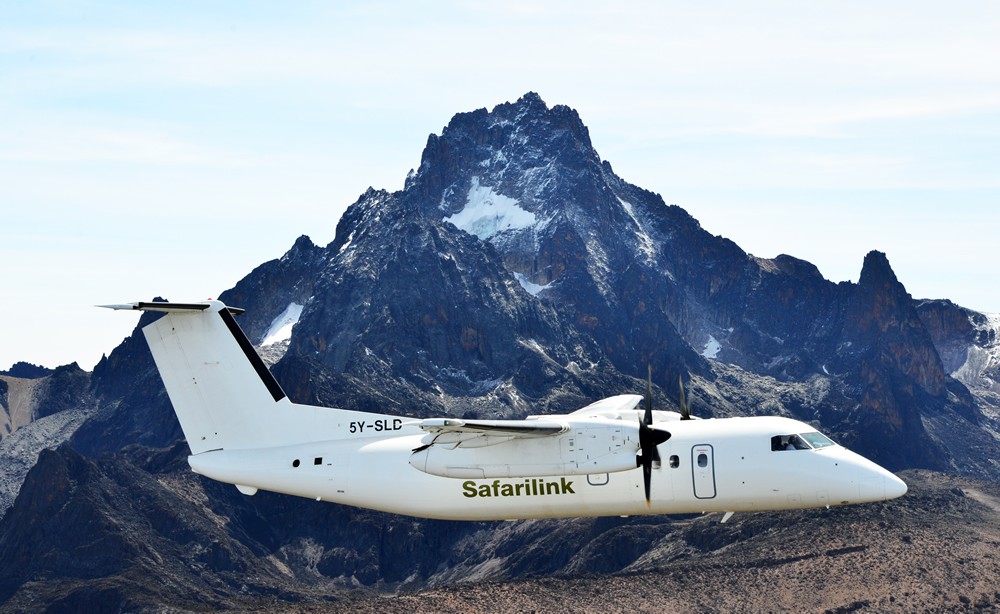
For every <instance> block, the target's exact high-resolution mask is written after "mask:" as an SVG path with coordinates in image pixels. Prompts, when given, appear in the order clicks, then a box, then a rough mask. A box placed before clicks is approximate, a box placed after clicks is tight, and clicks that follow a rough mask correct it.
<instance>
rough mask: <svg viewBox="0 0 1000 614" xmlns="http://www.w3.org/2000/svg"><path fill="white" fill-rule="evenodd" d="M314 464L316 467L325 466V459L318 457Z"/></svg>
mask: <svg viewBox="0 0 1000 614" xmlns="http://www.w3.org/2000/svg"><path fill="white" fill-rule="evenodd" d="M313 464H314V465H322V464H323V457H322V456H317V457H316V458H314V459H313Z"/></svg>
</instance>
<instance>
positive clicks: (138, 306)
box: [98, 301, 244, 316]
mask: <svg viewBox="0 0 1000 614" xmlns="http://www.w3.org/2000/svg"><path fill="white" fill-rule="evenodd" d="M213 304H221V303H218V302H217V301H212V302H207V301H206V302H204V303H166V302H164V303H143V302H136V303H118V304H115V305H98V307H103V308H105V309H115V310H118V311H122V310H125V311H163V312H172V311H205V310H206V309H208V308H209V307H212V305H213ZM226 310H227V311H228V312H229V313H231V314H233V315H234V316H238V315H240V314H241V313H243V311H244V310H243V309H240V308H239V307H226Z"/></svg>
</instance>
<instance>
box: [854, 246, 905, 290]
mask: <svg viewBox="0 0 1000 614" xmlns="http://www.w3.org/2000/svg"><path fill="white" fill-rule="evenodd" d="M898 284H899V280H898V279H896V273H895V272H893V270H892V266H891V265H890V264H889V258H888V257H887V256H886V255H885V253H883V252H880V251H877V250H872V251H870V252H868V254H867V255H865V261H864V264H863V265H862V267H861V277H860V278H859V279H858V285H860V286H862V287H864V288H876V287H886V286H896V285H898ZM900 287H901V286H900Z"/></svg>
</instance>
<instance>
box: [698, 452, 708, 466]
mask: <svg viewBox="0 0 1000 614" xmlns="http://www.w3.org/2000/svg"><path fill="white" fill-rule="evenodd" d="M698 466H699V467H708V454H705V453H704V452H703V453H701V454H699V455H698Z"/></svg>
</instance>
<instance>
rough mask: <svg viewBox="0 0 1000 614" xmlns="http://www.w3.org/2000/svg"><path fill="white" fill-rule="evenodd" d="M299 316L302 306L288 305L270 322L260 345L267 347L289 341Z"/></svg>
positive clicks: (296, 304)
mask: <svg viewBox="0 0 1000 614" xmlns="http://www.w3.org/2000/svg"><path fill="white" fill-rule="evenodd" d="M301 316H302V305H299V304H298V303H289V305H288V307H286V308H285V310H284V311H282V312H281V314H280V315H279V316H278V317H276V318H275V319H274V320H273V321H272V322H271V326H270V327H269V328H268V329H267V332H266V333H265V334H264V340H263V341H261V343H260V344H261V345H262V346H268V345H273V344H275V343H278V342H279V341H285V340H288V339H291V337H292V327H293V326H295V325H296V324H297V323H298V321H299V318H300V317H301Z"/></svg>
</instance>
